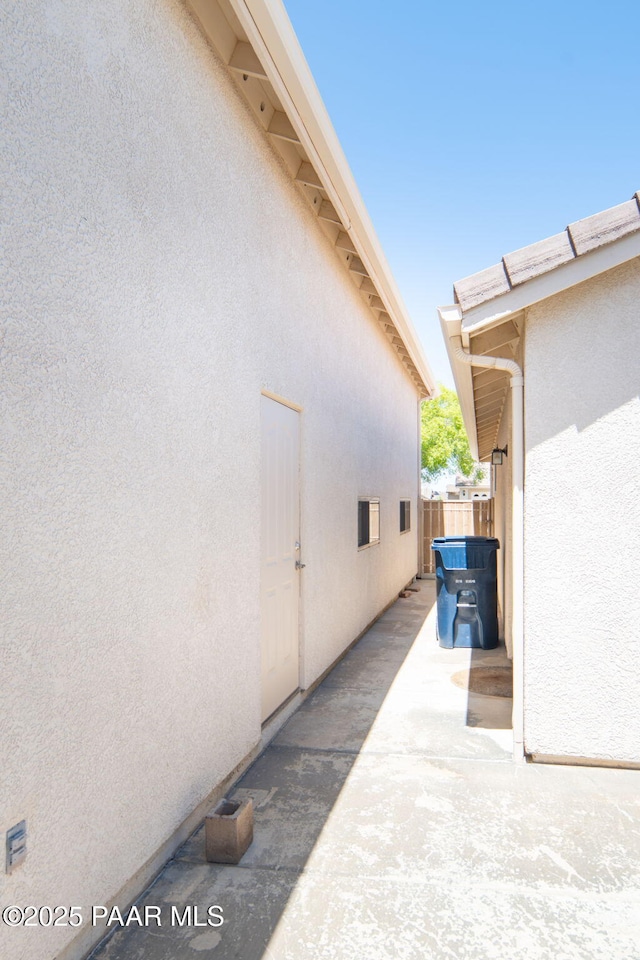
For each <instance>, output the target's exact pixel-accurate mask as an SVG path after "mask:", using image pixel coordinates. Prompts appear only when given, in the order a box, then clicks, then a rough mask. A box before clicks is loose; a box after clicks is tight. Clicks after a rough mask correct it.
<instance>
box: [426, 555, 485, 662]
mask: <svg viewBox="0 0 640 960" xmlns="http://www.w3.org/2000/svg"><path fill="white" fill-rule="evenodd" d="M431 549H432V550H433V552H434V555H435V561H436V585H437V591H438V627H437V633H438V642H439V644H440V646H441V647H447V648H449V649H451V648H452V647H478V648H480V649H482V650H492V649H493V648H494V647H497V646H498V585H497V568H498V564H497V551H498V550H499V549H500V543H499V541H498V540H496V538H495V537H436V538H435V540H433V542H432V544H431Z"/></svg>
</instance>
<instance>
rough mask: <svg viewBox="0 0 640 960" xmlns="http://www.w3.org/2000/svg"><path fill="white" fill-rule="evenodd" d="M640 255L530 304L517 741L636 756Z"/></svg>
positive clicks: (534, 748)
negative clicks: (521, 726)
mask: <svg viewBox="0 0 640 960" xmlns="http://www.w3.org/2000/svg"><path fill="white" fill-rule="evenodd" d="M639 304H640V263H639V262H638V261H632V262H630V263H628V264H626V265H623V266H621V267H618V268H616V269H615V270H611V271H609V272H608V273H606V274H604V275H603V276H601V277H599V278H596V279H593V280H591V281H588V282H585V283H583V284H581V285H580V286H578V287H575V288H573V289H571V290H568V291H566V292H565V293H563V294H561V295H558V296H556V297H553V298H551V299H549V300H547V301H545V302H543V303H541V304H539V305H537V306H536V307H533V308H531V309H530V310H529V312H528V316H527V320H526V326H527V339H526V371H525V375H526V450H527V453H526V481H525V512H526V523H525V570H526V575H525V746H526V750H527V751H528V752H529V753H534V754H541V755H551V756H566V757H582V758H589V759H599V760H604V761H619V762H628V763H629V762H630V763H637V762H640V710H638V690H639V689H640V657H639V656H638V652H639V646H638V635H639V634H638V615H639V610H640V605H639V600H638V597H639V596H640V572H639V571H640V537H639V536H638V531H639V530H640V466H639V460H638V451H639V450H640V401H639V399H638V391H639V387H640V366H639V364H638V357H639V356H640V307H639Z"/></svg>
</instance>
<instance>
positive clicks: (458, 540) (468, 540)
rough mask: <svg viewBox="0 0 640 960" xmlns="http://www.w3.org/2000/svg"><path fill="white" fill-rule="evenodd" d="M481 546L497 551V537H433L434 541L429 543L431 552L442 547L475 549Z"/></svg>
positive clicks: (498, 546)
mask: <svg viewBox="0 0 640 960" xmlns="http://www.w3.org/2000/svg"><path fill="white" fill-rule="evenodd" d="M481 545H482V546H485V545H486V546H487V547H494V548H495V549H496V550H499V549H500V541H499V540H498V539H497V537H456V536H450V537H434V539H433V540H432V541H431V549H432V550H439V549H440V547H442V546H445V547H446V546H451V547H457V546H461V547H464V546H470V547H476V546H481Z"/></svg>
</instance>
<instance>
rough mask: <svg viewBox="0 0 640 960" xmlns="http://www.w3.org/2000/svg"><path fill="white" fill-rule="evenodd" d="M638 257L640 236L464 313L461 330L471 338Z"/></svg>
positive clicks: (616, 242) (615, 243)
mask: <svg viewBox="0 0 640 960" xmlns="http://www.w3.org/2000/svg"><path fill="white" fill-rule="evenodd" d="M635 257H640V232H637V233H632V234H629V235H628V236H626V237H621V238H620V239H619V240H614V241H613V242H611V243H609V244H607V245H606V246H602V247H599V248H598V249H597V250H592V251H591V252H590V253H584V254H582V255H581V256H580V257H577V258H576V259H575V260H571V261H569V262H568V263H565V264H562V266H559V267H556V268H555V269H554V270H551V271H549V272H548V273H544V274H542V275H541V276H539V277H535V278H533V279H532V280H527V281H526V282H525V283H522V284H520V285H519V286H517V287H514V288H513V290H510V291H509V292H508V293H504V294H502V295H501V296H499V297H494V298H493V299H492V300H487V301H486V302H485V303H481V304H478V306H477V307H470V308H469V309H468V310H465V311H463V310H461V329H462V331H463V332H464V333H465V334H467V336H470V335H472V334H474V333H478V332H479V331H480V330H484V329H486V328H488V327H491V326H495V325H496V324H498V323H501V322H502V321H503V320H505V319H506V318H507V317H509V316H510V315H511V314H514V313H517V312H518V311H520V310H523V309H525V308H526V307H531V306H533V304H534V303H539V302H540V301H542V300H546V299H547V298H548V297H553V296H555V295H556V294H558V293H562V292H563V291H564V290H568V289H569V288H570V287H574V286H576V285H577V284H578V283H583V282H584V281H585V280H590V279H591V278H592V277H596V276H598V275H599V274H601V273H605V272H606V271H607V270H611V269H612V268H613V267H617V266H620V265H621V264H623V263H626V262H627V261H628V260H633V259H634V258H635Z"/></svg>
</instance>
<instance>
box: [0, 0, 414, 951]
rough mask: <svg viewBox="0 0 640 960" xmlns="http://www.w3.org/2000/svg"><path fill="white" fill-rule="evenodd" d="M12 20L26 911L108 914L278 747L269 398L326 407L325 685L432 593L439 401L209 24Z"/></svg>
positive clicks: (8, 120) (12, 321) (320, 446)
mask: <svg viewBox="0 0 640 960" xmlns="http://www.w3.org/2000/svg"><path fill="white" fill-rule="evenodd" d="M7 7H8V10H7V12H6V14H5V18H4V25H3V31H2V36H1V40H0V42H1V43H2V46H3V51H2V58H3V64H4V66H5V69H6V71H7V72H6V80H5V82H4V87H3V88H2V90H1V92H0V97H1V103H2V112H3V118H2V124H3V139H4V149H3V152H2V157H1V162H2V171H3V172H2V177H3V180H5V182H6V183H7V184H9V187H10V190H9V191H8V193H7V194H6V207H5V209H4V211H3V220H4V223H5V227H4V230H5V239H6V241H7V245H6V248H5V249H6V259H5V263H4V264H3V270H4V271H5V274H6V278H7V279H6V282H5V284H4V285H3V286H4V292H3V294H2V311H3V324H4V327H5V338H4V353H3V378H4V381H5V386H4V388H3V401H4V407H5V409H4V411H3V420H2V422H3V430H4V431H5V435H4V438H3V447H4V450H5V458H6V463H7V465H8V468H9V469H8V470H7V471H6V472H5V477H6V485H5V488H4V489H3V490H2V504H3V519H2V528H3V546H4V549H5V551H6V553H5V556H4V558H3V569H4V570H5V571H6V572H7V574H6V577H5V580H4V585H3V587H4V595H3V600H4V614H3V629H4V631H5V634H4V637H3V640H2V647H1V653H2V661H3V663H2V678H3V695H2V698H1V700H0V730H1V731H2V738H1V742H2V747H1V750H2V774H3V783H4V786H3V789H2V792H1V794H0V829H1V830H2V831H5V830H6V829H7V828H9V827H10V826H12V825H13V824H14V823H16V822H18V821H19V820H21V819H23V818H26V819H27V821H28V830H29V840H28V849H29V853H28V856H27V860H26V861H25V863H24V864H23V865H22V866H21V867H20V868H19V869H17V870H16V872H15V873H14V874H13V875H12V876H10V877H6V876H2V877H0V899H1V900H2V902H3V903H22V904H26V903H53V902H54V901H55V903H63V904H64V903H66V904H78V905H83V906H84V907H85V908H86V907H87V906H88V905H89V904H92V903H105V902H107V901H108V900H109V898H110V897H112V896H115V895H116V894H117V891H118V890H119V889H120V888H121V887H122V885H123V884H124V883H125V882H126V881H128V880H129V878H131V877H132V875H133V874H134V873H135V872H136V871H137V870H138V869H139V868H140V867H141V866H142V865H143V864H144V863H145V861H146V860H147V859H148V858H149V857H150V856H152V855H153V853H154V852H155V851H156V850H157V849H158V847H159V846H160V845H161V844H162V843H163V842H164V841H165V840H166V839H167V838H168V837H169V836H170V835H171V834H172V832H173V831H174V830H175V829H176V828H177V826H178V825H179V824H180V823H181V822H182V820H183V819H184V818H185V817H186V816H187V815H188V814H189V813H190V811H191V810H193V809H194V808H195V807H196V805H197V804H198V803H199V802H201V801H202V800H203V799H204V798H205V797H206V796H207V795H208V793H209V792H210V791H211V789H212V788H213V787H214V786H215V785H216V784H217V783H218V782H219V781H220V780H221V779H222V778H223V777H224V776H226V775H227V774H228V773H229V771H230V770H232V768H233V767H234V766H235V765H236V764H238V763H239V762H240V761H241V760H242V759H243V758H244V757H245V756H246V755H247V753H248V752H249V751H250V750H251V749H252V748H253V746H254V745H255V743H256V742H257V740H258V738H259V736H260V723H259V713H260V690H259V657H260V621H259V560H260V526H259V518H260V391H261V390H262V389H266V390H269V391H272V392H274V393H276V394H278V395H280V396H283V397H286V398H287V399H289V400H290V401H292V402H295V403H297V404H299V405H300V406H301V407H302V408H303V412H302V451H303V452H302V463H301V489H302V494H301V497H302V518H301V519H302V538H303V554H304V556H303V559H304V560H305V562H306V564H307V567H306V570H305V571H304V574H303V577H304V581H303V585H302V621H301V636H302V662H303V676H302V683H303V686H306V685H308V684H309V683H311V682H312V681H313V680H314V679H315V678H316V677H317V676H318V675H319V674H320V673H321V672H322V671H323V670H324V669H325V668H326V667H327V666H328V665H329V664H330V663H331V662H332V661H333V660H334V659H335V658H336V657H337V656H338V655H339V654H340V652H341V651H342V650H343V649H344V648H345V646H346V645H347V644H348V643H349V642H350V641H351V640H352V639H353V638H354V637H355V636H356V635H357V634H358V633H359V632H360V631H361V630H362V629H363V628H364V626H365V625H366V624H367V623H368V622H369V621H370V620H371V619H372V618H373V617H374V616H375V615H376V613H377V612H379V610H380V609H381V608H382V607H383V606H384V605H385V604H386V603H388V602H389V601H390V600H391V599H392V597H393V595H394V593H395V592H396V591H397V590H399V589H400V587H401V586H402V585H403V584H404V583H406V582H407V580H409V579H410V577H411V576H412V575H413V574H414V573H415V571H416V553H417V547H416V532H415V531H416V528H417V511H416V491H417V476H418V470H417V466H418V443H417V396H416V393H415V390H414V388H413V386H412V385H411V383H410V381H409V379H408V377H407V376H406V374H405V372H404V370H403V368H402V367H401V365H400V363H399V361H398V359H397V357H396V356H395V355H394V354H393V353H392V352H391V349H390V347H389V345H388V343H387V341H386V340H385V338H384V335H383V334H382V332H381V330H380V329H379V328H378V327H377V325H376V324H375V322H374V321H373V320H372V318H371V316H370V314H369V313H368V311H367V310H366V309H365V307H364V306H363V304H362V302H361V300H360V298H359V295H358V294H357V291H356V290H355V288H354V287H353V286H352V284H351V281H350V280H349V279H348V277H347V276H346V274H345V273H344V272H343V271H342V269H341V267H340V265H339V263H338V261H337V259H336V258H335V255H334V253H333V251H332V250H331V249H330V247H329V245H328V243H327V241H326V240H325V238H324V237H323V236H322V235H321V232H320V231H319V230H318V228H317V225H316V224H315V223H314V222H313V215H312V213H311V211H310V210H309V209H308V208H307V207H306V205H305V204H304V202H303V200H302V198H300V197H299V196H298V194H297V193H296V191H295V188H294V186H293V185H292V184H291V182H290V181H289V179H288V177H287V175H285V173H284V171H283V170H282V169H281V167H280V165H279V163H278V162H277V161H276V159H275V157H274V155H273V154H272V152H271V149H270V147H269V145H268V144H267V143H266V142H265V139H264V137H263V134H262V133H261V131H260V130H259V129H258V128H257V126H256V124H255V123H254V121H253V119H252V118H251V117H250V116H249V114H248V111H247V109H246V108H245V106H244V104H243V103H242V102H241V100H240V99H239V96H238V95H237V93H236V90H235V87H234V86H233V84H232V82H231V80H230V79H229V78H228V76H227V74H226V71H225V69H224V68H223V67H222V66H221V65H220V64H219V63H217V62H216V60H215V58H214V56H213V54H212V52H211V50H210V49H209V48H208V46H207V45H206V43H205V42H204V40H203V39H202V37H201V35H200V33H199V32H198V30H197V28H196V27H195V25H194V24H193V22H192V21H191V20H190V18H189V17H188V15H187V14H186V13H185V10H184V8H183V7H182V5H181V4H180V3H178V2H173V0H156V2H153V0H141V2H139V3H136V4H124V3H122V2H118V0H101V2H100V3H97V2H93V0H89V2H87V0H82V2H80V0H75V2H69V0H64V2H63V0H52V2H49V3H47V4H46V5H43V4H41V3H39V2H36V0H21V2H20V3H13V4H8V5H5V8H7ZM358 495H372V496H379V497H380V499H381V515H382V541H381V543H380V545H379V546H376V547H372V548H371V549H368V550H364V551H362V552H358V551H357V545H356V530H357V507H356V504H357V497H358ZM401 497H411V498H412V525H413V530H412V531H411V533H410V534H409V535H405V536H400V535H399V532H398V501H399V499H400V498H401ZM71 936H72V931H70V930H69V929H68V928H67V929H64V928H57V929H53V930H52V929H47V930H37V929H36V930H30V931H25V930H18V931H10V930H8V929H7V928H1V929H0V954H1V955H2V956H5V955H6V956H11V957H13V958H15V960H47V958H49V957H53V956H55V955H57V954H58V953H59V952H60V951H61V950H62V949H63V948H64V947H65V945H66V944H67V943H68V941H69V939H70V938H71Z"/></svg>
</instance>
